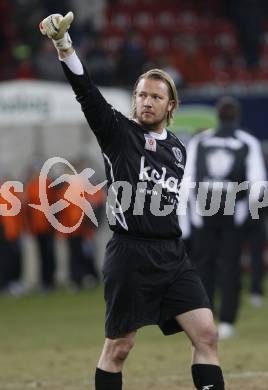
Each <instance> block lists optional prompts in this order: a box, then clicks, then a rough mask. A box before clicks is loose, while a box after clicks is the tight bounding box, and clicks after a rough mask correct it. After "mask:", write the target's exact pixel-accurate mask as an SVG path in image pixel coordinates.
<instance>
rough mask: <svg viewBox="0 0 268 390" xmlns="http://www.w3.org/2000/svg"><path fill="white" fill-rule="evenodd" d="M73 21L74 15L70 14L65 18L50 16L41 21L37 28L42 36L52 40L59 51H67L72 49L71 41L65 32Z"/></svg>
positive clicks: (56, 15) (57, 15)
mask: <svg viewBox="0 0 268 390" xmlns="http://www.w3.org/2000/svg"><path fill="white" fill-rule="evenodd" d="M73 19H74V14H73V13H72V12H68V13H67V14H66V15H65V16H62V15H60V14H52V15H49V16H48V17H47V18H45V19H44V20H42V22H41V23H40V24H39V28H40V31H41V33H42V34H43V35H46V36H47V37H48V38H50V39H52V40H53V43H54V45H55V47H56V48H57V49H58V50H59V51H61V50H68V49H70V48H71V47H72V40H71V38H70V35H69V34H68V32H67V31H68V29H69V28H70V25H71V23H72V21H73Z"/></svg>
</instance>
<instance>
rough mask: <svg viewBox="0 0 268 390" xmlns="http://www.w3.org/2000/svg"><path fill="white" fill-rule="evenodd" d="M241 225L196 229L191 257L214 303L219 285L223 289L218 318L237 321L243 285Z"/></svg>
mask: <svg viewBox="0 0 268 390" xmlns="http://www.w3.org/2000/svg"><path fill="white" fill-rule="evenodd" d="M241 246H242V229H241V228H237V227H235V226H231V227H230V226H229V227H226V228H215V227H213V228H209V227H204V228H202V229H194V231H193V236H192V259H193V262H194V263H195V264H196V266H197V269H198V271H199V274H200V276H201V279H202V281H203V284H204V286H205V288H206V290H207V293H208V296H209V299H210V301H211V304H212V307H214V297H215V290H216V287H219V291H220V308H219V320H220V321H221V322H229V323H234V322H235V320H236V316H237V312H238V307H239V295H240V285H241V267H240V255H241Z"/></svg>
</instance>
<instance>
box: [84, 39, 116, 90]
mask: <svg viewBox="0 0 268 390" xmlns="http://www.w3.org/2000/svg"><path fill="white" fill-rule="evenodd" d="M85 56H86V59H87V64H88V67H89V70H90V74H91V77H92V80H93V82H94V83H95V84H97V85H106V86H108V85H111V84H112V82H113V80H114V63H113V61H112V58H111V57H110V56H109V55H108V53H107V52H106V51H105V48H104V41H103V38H102V36H101V35H99V36H97V37H96V38H95V40H94V44H93V47H91V48H90V49H89V50H88V52H87V53H86V54H85Z"/></svg>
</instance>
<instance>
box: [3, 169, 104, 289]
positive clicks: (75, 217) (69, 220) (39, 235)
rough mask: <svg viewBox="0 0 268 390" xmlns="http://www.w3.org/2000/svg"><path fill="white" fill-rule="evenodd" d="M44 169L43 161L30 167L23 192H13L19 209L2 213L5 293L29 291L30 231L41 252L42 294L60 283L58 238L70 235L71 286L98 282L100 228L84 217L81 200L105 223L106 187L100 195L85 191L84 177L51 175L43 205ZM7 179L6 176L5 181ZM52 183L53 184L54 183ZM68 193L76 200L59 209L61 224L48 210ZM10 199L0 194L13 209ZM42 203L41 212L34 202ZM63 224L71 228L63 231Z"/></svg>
mask: <svg viewBox="0 0 268 390" xmlns="http://www.w3.org/2000/svg"><path fill="white" fill-rule="evenodd" d="M80 164H81V163H80V162H77V163H76V164H75V166H76V168H77V169H80V168H81V165H80ZM40 167H41V166H40V164H34V165H33V166H32V167H31V169H30V170H29V171H28V173H27V178H26V180H25V182H24V191H23V193H17V192H15V190H14V191H13V190H11V193H12V192H13V194H14V196H16V197H17V198H18V199H19V200H20V202H21V210H20V212H19V213H18V214H17V215H15V216H4V215H3V213H1V217H0V294H1V293H3V294H10V295H14V296H19V295H23V294H24V293H26V292H27V291H26V288H27V286H26V285H25V281H24V279H25V275H24V265H25V260H27V259H25V258H24V257H25V255H26V251H25V248H24V244H25V237H26V235H27V236H28V237H31V238H32V240H33V241H34V243H35V246H36V248H37V256H36V258H35V259H34V260H35V261H36V262H37V263H38V264H37V269H38V270H39V275H38V284H39V289H40V291H41V292H42V293H49V292H51V291H53V290H54V289H55V288H56V287H57V280H56V273H57V264H58V261H57V254H56V253H57V251H56V241H57V240H59V239H65V241H66V244H67V250H68V258H67V259H66V261H67V263H68V266H67V268H68V275H67V279H68V280H67V282H68V285H69V287H70V288H71V289H72V290H73V291H77V290H80V289H84V288H93V287H95V286H96V285H97V284H98V282H99V272H98V267H97V262H96V247H95V241H94V235H95V230H96V226H95V225H94V224H93V223H92V222H91V220H90V218H89V217H88V216H87V215H86V214H84V215H82V213H83V212H82V209H81V208H80V207H79V205H78V204H80V200H82V201H83V200H84V199H86V200H87V202H89V204H90V205H91V207H92V210H93V212H94V214H95V217H96V218H97V221H98V224H99V226H100V225H101V222H102V219H103V217H104V204H105V192H104V190H102V189H100V190H98V191H96V192H95V193H88V192H86V191H85V192H83V191H82V190H83V189H85V188H86V183H85V182H84V181H83V179H82V177H80V176H72V177H74V178H76V179H75V181H74V180H72V182H70V181H69V182H68V180H66V181H63V182H60V181H59V180H58V182H57V183H52V182H53V179H52V178H45V183H46V194H47V199H48V204H47V205H46V204H43V202H41V200H40V187H39V175H40ZM6 180H7V179H6ZM6 180H4V179H2V183H3V182H5V181H6ZM2 183H1V184H2ZM51 183H52V184H53V187H49V186H50V184H51ZM54 184H55V185H54ZM92 184H93V185H94V183H92ZM66 191H68V199H74V203H72V202H71V201H67V202H68V203H67V204H68V206H67V207H66V208H62V207H60V211H59V212H57V213H55V218H56V219H55V221H57V224H56V225H55V224H54V226H52V224H51V223H50V222H49V221H48V219H47V217H46V215H45V214H46V213H47V212H49V209H50V206H51V205H52V204H55V203H56V202H58V201H61V202H62V200H64V199H66V198H65V195H66ZM81 192H83V193H81ZM91 192H94V191H91ZM8 199H9V200H10V198H8V197H7V196H1V199H0V203H1V207H2V208H3V207H6V208H7V210H10V208H11V207H12V205H11V203H10V201H9V200H8ZM41 204H42V207H43V209H42V210H40V209H38V208H33V207H31V206H29V205H41ZM80 220H81V221H80ZM80 222H81V223H80ZM75 225H77V227H76V229H75V230H74V231H71V232H70V233H67V230H66V229H68V228H69V229H70V230H73V229H72V228H73V227H74V226H75ZM62 226H63V227H64V228H66V229H65V230H64V229H62Z"/></svg>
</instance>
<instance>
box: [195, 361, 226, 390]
mask: <svg viewBox="0 0 268 390" xmlns="http://www.w3.org/2000/svg"><path fill="white" fill-rule="evenodd" d="M192 376H193V381H194V384H195V387H196V388H197V389H198V390H224V380H223V375H222V371H221V368H220V367H219V366H215V365H213V364H193V365H192Z"/></svg>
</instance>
